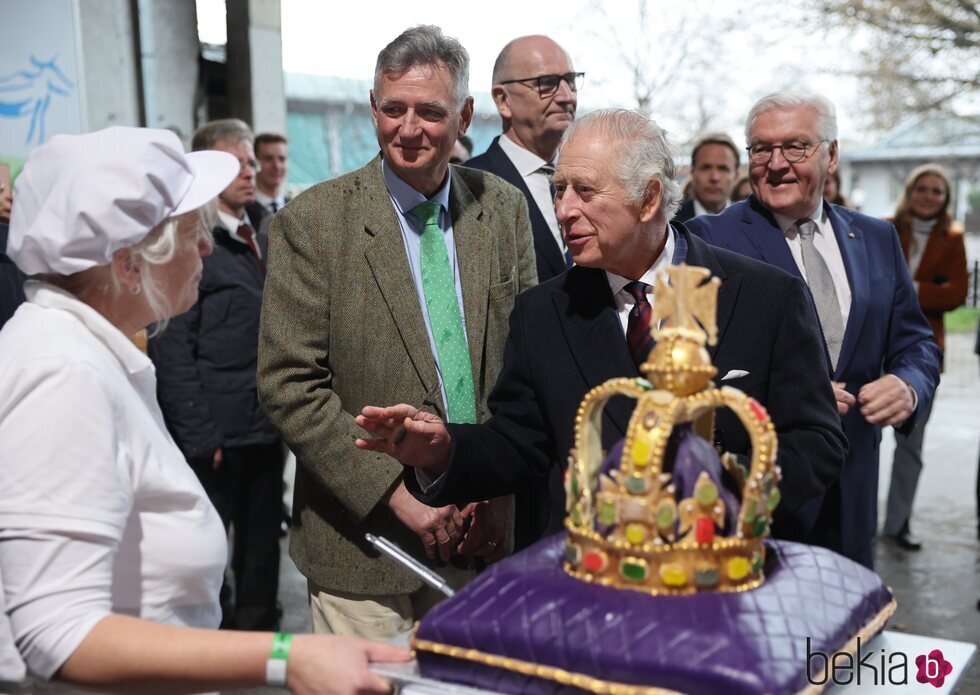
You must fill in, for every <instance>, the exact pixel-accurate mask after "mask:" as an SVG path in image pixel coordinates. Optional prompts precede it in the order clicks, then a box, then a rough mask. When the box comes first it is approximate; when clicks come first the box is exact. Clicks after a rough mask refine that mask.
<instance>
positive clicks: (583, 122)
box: [561, 109, 681, 221]
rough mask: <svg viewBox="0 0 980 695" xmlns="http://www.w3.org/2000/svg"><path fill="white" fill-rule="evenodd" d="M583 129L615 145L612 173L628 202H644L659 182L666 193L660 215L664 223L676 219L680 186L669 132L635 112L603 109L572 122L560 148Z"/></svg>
mask: <svg viewBox="0 0 980 695" xmlns="http://www.w3.org/2000/svg"><path fill="white" fill-rule="evenodd" d="M580 130H585V131H588V132H590V133H595V134H597V135H599V136H600V137H603V138H605V139H607V140H609V141H611V142H612V144H613V146H614V147H615V152H614V153H613V155H612V157H613V166H614V170H613V171H614V173H615V175H616V177H617V178H618V179H619V182H620V183H621V184H622V185H623V188H625V189H626V200H627V202H628V203H630V204H631V205H639V204H640V203H642V202H643V200H644V199H645V198H646V195H647V191H648V189H649V186H650V182H651V181H652V180H654V179H656V180H657V181H659V182H660V187H661V190H662V191H663V193H662V195H661V199H660V214H661V215H663V218H664V220H665V221H666V220H670V219H672V218H673V217H674V214H675V213H676V212H677V208H679V207H680V204H681V187H680V184H679V183H678V182H677V180H676V178H675V176H676V174H677V171H676V167H675V165H674V158H673V157H671V155H670V146H669V145H668V143H667V131H665V130H664V129H663V128H661V127H660V126H658V125H657V123H656V121H654V120H652V119H650V118H647V117H646V116H644V115H642V114H639V113H637V112H635V111H628V110H626V109H600V110H598V111H593V112H592V113H589V114H587V115H585V116H583V117H582V118H579V119H576V120H575V121H573V122H572V124H571V125H570V126H569V127H568V129H567V130H565V133H564V135H562V138H561V145H562V146H563V145H564V144H565V143H566V142H568V141H569V140H571V139H572V138H573V137H575V134H576V133H578V131H580Z"/></svg>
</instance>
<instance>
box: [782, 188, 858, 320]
mask: <svg viewBox="0 0 980 695" xmlns="http://www.w3.org/2000/svg"><path fill="white" fill-rule="evenodd" d="M772 215H773V217H774V218H775V219H776V224H778V225H779V228H780V229H781V230H782V232H783V236H784V237H786V245H787V246H789V251H790V253H792V254H793V260H794V261H796V267H797V268H799V269H800V274H801V275H802V276H803V279H804V280H805V281H806V282H807V284H809V280H807V277H806V268H804V267H803V246H802V244H801V242H800V235H799V232H798V231H797V229H796V227H795V224H796V220H794V219H791V218H789V217H786V216H785V215H780V214H779V213H778V212H773V214H772ZM807 217H808V218H809V219H811V220H813V221H814V222H815V223H816V225H817V232H816V234H814V235H813V247H814V248H815V249H816V250H817V252H819V253H820V255H821V256H823V260H824V263H826V264H827V269H828V270H829V271H830V277H831V278H832V279H833V281H834V290H835V291H836V293H837V303H838V305H839V306H840V315H841V318H842V319H843V321H844V327H845V328H846V327H847V317H848V316H850V314H851V285H850V283H848V281H847V270H846V269H845V268H844V257H843V256H842V255H841V252H840V247H839V246H838V245H837V236H836V235H835V234H834V226H833V225H832V224H830V220H829V219H828V218H827V216H826V215H825V214H824V211H823V201H821V202H820V205H818V206H817V208H816V209H815V210H814V211H813V212H811V213H810V214H809V215H807Z"/></svg>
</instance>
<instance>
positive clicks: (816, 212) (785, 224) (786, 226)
mask: <svg viewBox="0 0 980 695" xmlns="http://www.w3.org/2000/svg"><path fill="white" fill-rule="evenodd" d="M772 216H773V219H775V220H776V224H778V225H779V228H780V229H781V230H782V232H783V235H784V236H785V235H786V234H787V233H788V232H789V230H790V228H791V227H794V225H795V224H796V221H797V220H798V219H809V220H813V223H814V224H815V225H817V232H823V219H824V214H823V200H821V201H820V203H819V204H818V205H817V207H815V208H814V209H813V210H812V211H811V212H810V214H809V215H807V216H806V217H805V218H801V217H798V218H796V219H793V218H792V217H787V216H786V215H781V214H780V213H778V212H775V211H773V213H772Z"/></svg>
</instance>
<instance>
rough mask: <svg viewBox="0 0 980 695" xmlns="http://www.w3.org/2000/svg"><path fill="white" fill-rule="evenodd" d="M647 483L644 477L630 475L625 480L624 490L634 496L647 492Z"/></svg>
mask: <svg viewBox="0 0 980 695" xmlns="http://www.w3.org/2000/svg"><path fill="white" fill-rule="evenodd" d="M648 487H649V481H648V480H647V478H646V476H642V475H631V476H629V477H628V478H627V479H626V489H627V490H629V491H630V492H632V493H633V494H634V495H639V494H642V493H644V492H646V491H647V488H648Z"/></svg>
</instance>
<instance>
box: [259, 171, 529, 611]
mask: <svg viewBox="0 0 980 695" xmlns="http://www.w3.org/2000/svg"><path fill="white" fill-rule="evenodd" d="M449 169H450V172H451V174H450V175H451V176H452V177H453V178H452V185H451V187H450V189H449V190H450V193H449V212H450V214H451V215H452V220H453V236H454V240H455V243H456V252H457V254H458V258H459V269H460V283H461V285H462V289H463V314H464V321H465V323H466V338H467V342H468V344H469V349H470V358H471V361H472V365H473V386H474V388H475V392H476V393H475V395H476V400H477V420H478V421H482V420H485V419H486V418H488V417H489V411H488V410H487V406H486V397H487V394H488V393H489V391H490V388H491V387H492V386H493V384H494V383H495V382H496V379H497V374H498V373H499V372H500V367H501V364H502V362H503V349H504V341H505V340H506V337H507V316H508V315H509V314H510V310H511V308H512V307H513V305H514V298H515V297H516V296H517V295H518V294H519V293H520V292H521V291H523V290H524V289H526V288H528V287H530V286H531V285H533V284H534V282H535V276H534V250H533V248H532V245H531V231H530V229H529V224H528V220H527V206H526V204H525V202H524V199H523V197H521V195H520V194H519V193H518V192H517V191H516V190H514V188H513V187H512V186H508V185H507V184H506V183H504V182H503V181H501V180H500V179H498V178H497V177H495V176H490V175H488V174H486V173H484V172H482V171H475V170H473V169H466V168H463V167H455V166H451V167H450V168H449ZM269 243H270V244H271V248H270V251H269V274H268V278H267V281H266V288H265V304H264V306H263V308H262V332H261V337H260V347H259V393H260V395H261V397H262V402H263V404H264V405H265V406H266V409H267V411H268V413H269V417H270V418H271V419H272V421H273V422H274V423H275V424H276V427H278V428H279V430H280V431H281V432H282V434H283V438H284V439H285V440H286V443H287V444H288V445H289V448H290V449H291V450H292V451H293V452H294V453H295V454H296V463H297V466H296V488H295V490H296V492H295V498H294V501H293V515H294V519H293V532H292V534H291V537H290V545H289V550H290V554H291V555H292V558H293V560H294V561H295V562H296V566H297V567H298V568H299V570H300V571H301V572H302V573H303V574H304V575H305V576H306V577H308V578H310V579H311V580H312V581H314V582H315V583H316V584H319V585H320V586H322V587H324V588H326V589H331V590H335V591H345V592H351V593H356V594H383V595H397V594H407V593H411V592H413V591H416V590H418V589H419V588H420V587H421V586H422V582H421V581H420V580H419V578H418V577H417V576H415V575H414V574H412V573H411V572H409V571H408V570H406V569H405V568H403V567H402V566H401V565H399V564H397V563H395V562H393V561H391V560H389V559H388V558H386V557H383V556H379V555H378V553H377V552H375V550H374V549H373V548H372V547H371V546H370V545H369V544H368V543H367V542H366V541H365V540H364V534H365V533H367V532H370V533H373V534H375V535H383V536H386V537H387V538H389V539H390V540H392V541H394V542H395V543H397V544H398V545H400V546H401V547H402V548H403V549H405V551H406V552H409V553H412V554H413V555H414V556H415V557H416V558H417V559H419V560H420V561H422V562H425V551H424V549H423V547H422V542H421V540H419V538H418V536H416V535H415V534H414V533H413V532H412V531H411V530H410V529H409V528H408V527H407V526H405V525H404V524H402V523H401V522H400V521H399V520H398V519H397V518H396V517H395V515H394V513H392V511H391V510H390V509H389V508H388V506H387V505H386V504H385V503H384V502H383V501H382V500H383V498H384V497H385V495H386V493H387V492H388V491H389V490H391V489H392V488H394V487H395V486H396V485H397V484H398V483H399V481H400V480H401V477H402V473H403V468H402V466H401V464H399V463H398V462H397V461H395V460H394V459H392V458H390V457H388V456H384V455H382V454H378V453H375V452H371V451H363V450H361V449H358V448H356V447H355V446H354V439H355V438H356V437H359V436H362V435H363V432H364V431H363V430H362V429H361V428H359V427H358V426H357V425H356V424H355V423H354V416H355V415H356V414H357V413H359V412H360V411H361V408H363V407H364V406H365V405H377V404H379V403H380V404H384V403H419V402H421V399H422V397H423V395H424V394H425V392H426V391H428V390H429V388H431V387H432V386H433V385H434V384H436V383H437V382H438V380H439V376H438V374H437V372H436V364H435V360H434V359H433V357H432V348H431V346H430V343H429V338H428V335H427V333H426V329H425V320H424V318H423V316H422V309H421V307H420V305H419V299H418V295H417V293H416V291H415V285H414V281H413V279H412V273H411V269H410V268H409V264H408V259H407V257H406V252H405V242H404V240H403V238H402V233H401V229H400V227H399V226H398V218H397V217H396V214H395V209H394V207H393V205H392V203H391V198H390V196H389V194H388V188H387V186H386V185H385V182H384V177H383V175H382V172H381V159H380V157H378V158H375V159H374V160H373V161H371V162H370V163H369V164H367V166H364V167H362V168H361V169H358V170H357V171H353V172H351V173H349V174H346V175H344V176H341V177H339V178H336V179H333V180H330V181H324V182H322V183H319V184H317V185H316V186H313V187H312V188H309V189H307V190H306V191H304V192H303V193H302V194H300V195H298V196H296V198H294V199H293V201H292V202H291V203H290V204H289V205H287V206H286V207H284V208H283V209H282V210H280V211H279V212H278V213H277V214H276V216H275V221H274V222H273V228H272V233H271V234H270V235H269ZM436 400H437V401H438V403H437V405H436V411H437V412H440V413H442V412H443V408H442V399H441V396H440V397H437V399H436ZM481 499H487V498H486V497H482V498H481Z"/></svg>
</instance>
